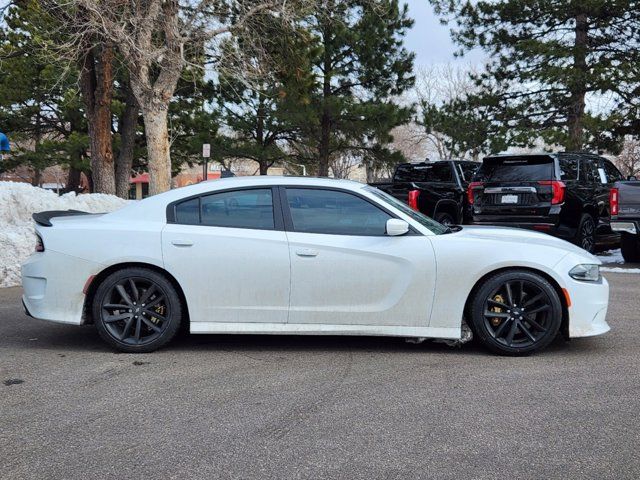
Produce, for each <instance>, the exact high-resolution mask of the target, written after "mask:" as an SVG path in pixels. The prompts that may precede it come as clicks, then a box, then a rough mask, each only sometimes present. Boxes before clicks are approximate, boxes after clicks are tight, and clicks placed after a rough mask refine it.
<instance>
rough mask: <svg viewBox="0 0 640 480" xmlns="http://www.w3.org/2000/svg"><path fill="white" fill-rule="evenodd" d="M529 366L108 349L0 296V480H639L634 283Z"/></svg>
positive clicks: (324, 351)
mask: <svg viewBox="0 0 640 480" xmlns="http://www.w3.org/2000/svg"><path fill="white" fill-rule="evenodd" d="M607 278H608V279H609V281H610V283H611V287H612V288H611V305H610V309H609V315H608V321H609V323H610V325H611V326H612V331H611V332H609V333H608V334H606V335H604V336H601V337H595V338H588V339H574V340H572V341H570V342H565V341H563V340H558V341H556V342H555V343H554V344H553V345H552V346H551V347H550V348H548V349H547V350H545V351H544V352H543V353H541V354H538V355H536V356H532V357H527V358H509V357H498V356H494V355H491V354H489V353H487V352H485V351H484V350H482V349H481V348H479V347H477V346H475V345H474V344H470V345H465V346H464V347H462V348H450V347H446V346H444V345H441V344H434V343H423V344H420V345H412V344H407V343H405V342H403V341H402V340H401V339H392V338H371V337H366V338H358V337H286V336H241V335H232V336H220V335H211V336H189V335H183V336H182V337H181V338H179V339H178V340H177V341H176V342H175V343H173V344H172V345H171V346H169V347H168V348H165V349H164V350H161V351H159V352H156V353H152V354H145V355H130V354H118V353H114V352H113V351H111V350H109V348H107V346H106V345H105V344H104V343H102V341H101V340H100V339H99V337H98V335H97V333H96V331H95V329H94V328H93V327H92V326H84V327H73V326H65V325H56V324H51V323H46V322H42V321H38V320H33V319H30V318H28V317H26V316H25V315H24V314H23V313H22V307H21V305H20V300H19V298H20V294H21V290H20V289H19V288H11V289H1V290H0V478H2V479H23V478H29V479H31V478H34V479H35V478H47V479H75V478H77V479H105V478H114V479H115V478H118V479H122V478H128V479H134V478H180V479H184V478H210V479H213V478H216V479H217V478H222V479H224V478H277V479H294V478H313V479H319V478H344V479H395V478H397V479H407V478H443V479H462V478H475V479H481V478H482V479H484V478H487V479H498V478H500V479H516V478H517V479H528V478H531V479H539V478H562V479H580V478H593V479H607V478H611V479H637V478H639V477H640V414H639V412H640V374H639V372H640V355H639V353H638V349H639V347H640V329H639V328H638V323H639V320H640V276H639V275H629V274H607Z"/></svg>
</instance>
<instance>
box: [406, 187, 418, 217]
mask: <svg viewBox="0 0 640 480" xmlns="http://www.w3.org/2000/svg"><path fill="white" fill-rule="evenodd" d="M419 198H420V190H409V201H408V202H407V203H408V204H409V206H410V207H411V208H413V209H414V210H415V211H417V212H419V211H420V209H419V208H418V199H419Z"/></svg>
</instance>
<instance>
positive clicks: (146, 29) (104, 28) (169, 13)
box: [48, 0, 311, 195]
mask: <svg viewBox="0 0 640 480" xmlns="http://www.w3.org/2000/svg"><path fill="white" fill-rule="evenodd" d="M309 1H311V0H309ZM48 3H49V4H50V7H49V11H53V12H55V10H63V11H65V12H69V11H72V12H79V11H80V12H82V15H74V16H72V17H71V18H73V21H74V22H76V25H72V26H71V27H72V28H70V30H71V31H73V32H74V35H73V36H72V40H71V41H70V42H69V45H68V46H67V47H68V48H78V47H79V46H80V45H79V42H78V39H79V38H86V37H87V36H88V35H95V36H96V37H98V38H101V39H103V41H104V42H105V43H108V44H111V45H113V46H114V47H115V48H117V49H118V51H119V52H120V54H121V56H122V58H123V61H124V63H125V65H126V67H127V69H128V70H129V76H130V82H131V88H132V91H133V94H134V96H135V98H136V100H137V103H138V106H139V108H140V112H141V114H142V117H143V120H144V125H145V135H146V140H147V151H148V152H147V153H148V162H149V176H150V185H149V193H150V194H152V195H153V194H156V193H160V192H163V191H166V190H168V189H169V188H170V187H171V157H170V152H169V146H170V141H169V134H168V111H169V103H170V102H171V99H172V98H173V96H174V93H175V90H176V86H177V84H178V80H179V79H180V76H181V74H182V72H183V70H184V68H185V66H186V65H187V64H188V63H189V55H188V52H189V50H190V49H191V48H192V47H193V46H194V45H206V46H207V47H208V48H209V49H212V50H213V52H212V56H213V57H214V58H215V56H216V53H217V50H219V48H220V45H221V44H222V42H223V41H224V42H228V41H230V39H231V40H232V39H233V38H234V36H239V35H242V34H243V33H245V32H247V31H248V30H256V27H257V26H256V24H255V22H252V21H253V20H255V19H256V18H259V17H260V16H261V15H266V14H269V15H272V16H274V17H277V18H278V19H280V20H281V22H282V23H283V25H286V24H287V21H288V20H289V18H290V16H291V14H292V12H297V11H298V10H299V9H300V6H301V5H303V4H304V1H303V0H257V1H256V0H254V1H250V0H185V1H180V0H147V1H144V2H137V1H133V0H101V1H94V0H58V1H54V0H51V1H50V2H48ZM66 16H67V17H68V15H66ZM237 63H241V62H237ZM239 75H240V73H239Z"/></svg>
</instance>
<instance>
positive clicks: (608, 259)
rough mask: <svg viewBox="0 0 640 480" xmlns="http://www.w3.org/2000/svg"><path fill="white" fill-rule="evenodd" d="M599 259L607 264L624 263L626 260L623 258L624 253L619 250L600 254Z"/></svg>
mask: <svg viewBox="0 0 640 480" xmlns="http://www.w3.org/2000/svg"><path fill="white" fill-rule="evenodd" d="M598 258H599V259H600V260H601V261H602V263H605V264H611V263H618V264H622V263H624V258H622V252H621V251H620V249H619V248H618V249H617V250H607V251H606V252H601V253H599V254H598Z"/></svg>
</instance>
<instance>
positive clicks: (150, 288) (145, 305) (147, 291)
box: [93, 268, 182, 352]
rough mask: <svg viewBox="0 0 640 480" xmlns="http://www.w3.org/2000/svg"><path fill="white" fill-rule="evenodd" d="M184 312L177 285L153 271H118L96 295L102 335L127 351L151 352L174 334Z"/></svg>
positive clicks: (94, 310) (94, 308) (97, 324)
mask: <svg viewBox="0 0 640 480" xmlns="http://www.w3.org/2000/svg"><path fill="white" fill-rule="evenodd" d="M181 315H182V312H181V305H180V299H179V297H178V295H177V294H176V291H175V289H174V287H173V286H172V285H171V283H170V282H169V281H168V280H167V279H166V278H165V277H164V276H162V275H161V274H159V273H157V272H155V271H152V270H147V269H142V268H130V269H124V270H120V271H117V272H115V273H113V274H111V275H110V276H109V277H107V278H106V279H105V280H104V281H103V282H102V283H101V285H100V286H99V287H98V290H97V291H96V295H95V297H94V305H93V318H94V320H95V323H96V327H97V328H98V332H99V333H100V336H101V337H102V338H103V339H104V340H106V341H107V342H108V343H109V344H111V345H112V346H114V347H116V348H118V349H119V350H122V351H126V352H150V351H153V350H156V349H158V348H160V347H161V346H162V345H164V344H166V343H167V342H168V341H169V340H171V339H172V338H173V337H174V336H175V334H176V332H177V330H178V327H179V325H180V320H181Z"/></svg>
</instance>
